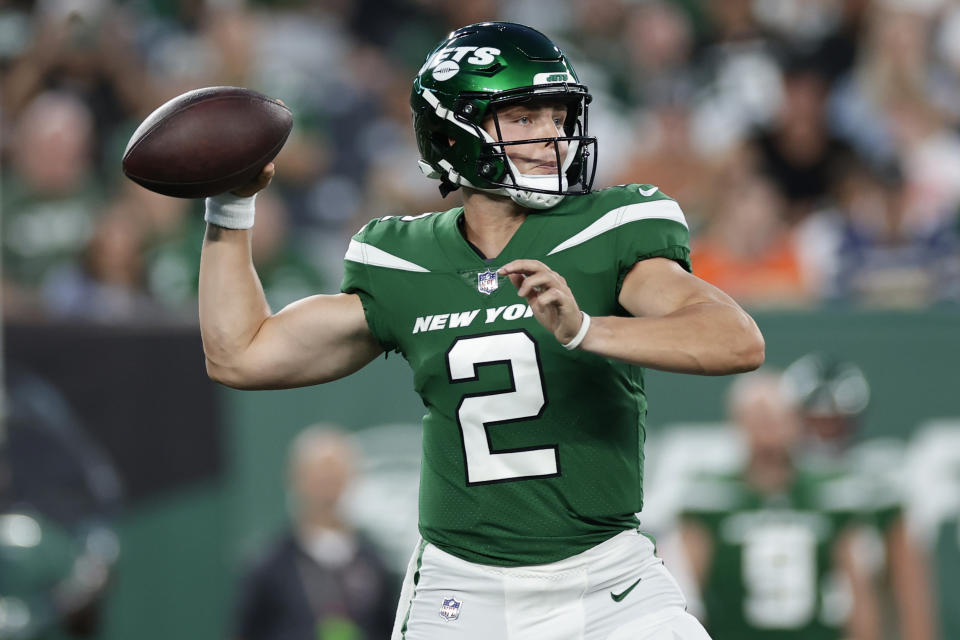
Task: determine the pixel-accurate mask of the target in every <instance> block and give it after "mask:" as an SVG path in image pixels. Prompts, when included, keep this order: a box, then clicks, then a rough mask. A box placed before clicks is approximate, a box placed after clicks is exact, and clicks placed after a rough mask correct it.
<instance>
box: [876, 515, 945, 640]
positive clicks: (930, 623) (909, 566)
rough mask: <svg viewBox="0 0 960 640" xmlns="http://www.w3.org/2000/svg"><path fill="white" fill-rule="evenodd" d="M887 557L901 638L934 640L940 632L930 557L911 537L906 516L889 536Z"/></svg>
mask: <svg viewBox="0 0 960 640" xmlns="http://www.w3.org/2000/svg"><path fill="white" fill-rule="evenodd" d="M887 554H888V559H889V560H888V561H889V564H890V573H891V577H892V581H893V592H894V597H895V598H896V600H897V607H898V610H899V614H900V615H899V618H900V633H901V635H902V636H903V637H904V638H910V640H933V639H934V638H936V637H937V630H936V624H935V615H934V611H933V594H932V593H931V589H930V576H929V571H928V570H927V567H928V562H927V558H926V554H924V553H923V550H922V549H921V548H920V547H919V546H918V545H917V543H916V541H914V540H912V539H911V538H910V534H909V532H908V531H907V527H906V523H905V521H904V519H903V517H900V518H898V519H897V521H896V522H895V523H894V524H893V526H892V527H891V528H890V530H889V531H888V533H887Z"/></svg>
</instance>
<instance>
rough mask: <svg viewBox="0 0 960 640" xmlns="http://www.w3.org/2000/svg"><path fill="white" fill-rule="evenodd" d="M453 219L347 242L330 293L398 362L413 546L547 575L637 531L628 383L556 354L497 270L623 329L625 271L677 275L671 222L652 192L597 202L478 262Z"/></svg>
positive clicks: (408, 223) (398, 225)
mask: <svg viewBox="0 0 960 640" xmlns="http://www.w3.org/2000/svg"><path fill="white" fill-rule="evenodd" d="M462 217H463V208H462V207H459V208H455V209H451V210H449V211H445V212H437V213H427V214H424V215H421V216H405V217H387V218H381V219H377V220H373V221H371V222H370V223H368V224H367V225H366V226H365V227H364V228H363V229H361V230H360V232H359V233H357V235H356V236H354V238H353V240H352V241H351V243H350V247H349V249H348V251H347V255H346V262H345V275H344V281H343V285H342V287H341V289H342V290H343V291H345V292H353V293H357V294H359V296H360V298H361V300H362V302H363V307H364V310H365V313H366V318H367V323H368V325H369V327H370V330H371V331H372V333H373V335H374V336H375V337H376V339H377V340H378V341H379V342H380V344H381V345H382V346H383V347H384V349H386V350H396V351H399V352H400V353H401V354H403V356H404V358H406V360H407V361H408V362H409V364H410V366H411V368H412V369H413V372H414V385H415V388H416V391H417V393H419V394H420V397H421V398H422V399H423V403H424V405H426V408H427V413H426V415H425V416H424V418H423V457H422V463H421V474H420V532H421V534H422V536H423V538H424V539H425V540H427V541H429V542H431V543H433V544H435V545H437V546H438V547H440V548H441V549H444V550H445V551H447V552H449V553H452V554H454V555H456V556H459V557H461V558H464V559H467V560H470V561H473V562H479V563H485V564H495V565H505V566H517V565H527V564H540V563H547V562H553V561H556V560H560V559H562V558H565V557H569V556H571V555H573V554H576V553H579V552H581V551H584V550H586V549H588V548H590V547H592V546H594V545H596V544H599V543H600V542H603V541H604V540H606V539H607V538H609V537H611V536H613V535H615V534H617V533H619V532H621V531H623V530H624V529H629V528H633V527H636V526H637V519H636V516H635V513H636V512H637V511H639V510H640V508H641V506H642V501H643V493H642V476H643V443H644V436H645V434H644V418H645V414H646V399H645V396H644V392H643V372H642V370H641V369H640V368H639V367H635V366H632V365H628V364H624V363H622V362H617V361H614V360H611V359H607V358H603V357H599V356H596V355H593V354H590V353H586V352H583V351H567V350H566V349H564V348H563V346H562V345H560V344H559V343H558V342H557V340H556V339H555V338H554V337H553V335H552V334H551V333H549V332H547V331H546V330H545V329H544V328H543V327H541V326H540V324H539V323H538V322H537V320H536V319H535V318H534V317H533V313H532V311H531V310H530V309H529V307H528V306H527V304H526V302H525V300H523V299H522V298H519V297H518V296H517V292H516V289H515V288H514V287H513V285H512V284H511V283H510V280H509V279H508V278H506V277H498V276H497V274H496V271H497V269H498V268H499V267H501V266H503V265H504V264H506V263H508V262H510V261H512V260H515V259H521V258H522V259H535V260H540V261H542V262H544V263H545V264H546V265H547V266H549V267H550V268H551V269H553V270H555V271H556V272H558V273H559V274H560V275H562V276H563V277H564V278H566V281H567V284H568V285H569V286H570V289H571V290H572V291H573V294H574V295H575V296H576V298H577V302H578V303H579V305H580V307H581V308H582V309H583V310H584V311H585V312H587V313H589V314H591V315H596V316H609V315H621V316H622V315H627V312H626V311H625V310H624V309H623V308H622V307H621V306H620V305H619V304H618V302H617V299H618V295H619V291H620V286H621V284H622V282H623V278H624V276H625V275H626V274H627V272H628V271H629V270H630V269H631V267H632V266H633V265H634V264H635V263H636V262H637V261H638V260H643V259H646V258H652V257H665V258H668V259H672V260H676V261H677V262H679V263H680V264H681V265H683V266H684V267H685V268H686V269H688V270H689V268H690V263H689V253H690V252H689V238H688V231H687V226H686V222H685V221H684V218H683V214H682V212H681V211H680V207H679V206H678V205H677V203H676V202H675V201H673V200H672V199H670V198H668V197H666V196H665V195H663V194H662V193H660V192H659V191H657V190H656V188H655V187H649V186H646V185H624V186H619V187H612V188H609V189H604V190H601V191H596V192H594V193H592V194H589V195H585V196H578V197H567V198H566V199H564V201H563V202H561V203H560V204H559V205H557V206H556V207H554V208H552V209H550V210H547V211H543V212H531V213H530V214H529V215H528V216H527V218H526V219H525V220H524V222H523V224H522V225H521V226H520V227H519V228H518V229H517V231H516V232H515V233H514V235H513V237H512V238H511V240H510V242H509V243H508V244H507V246H506V247H505V248H504V249H503V251H502V252H501V253H500V255H499V256H497V257H496V258H495V259H493V260H485V259H484V258H483V257H482V256H480V255H479V254H478V253H477V251H475V250H474V248H473V247H471V246H470V244H469V243H468V242H467V241H466V239H465V238H464V236H463V234H462V233H461V228H460V224H461V223H460V220H461V218H462Z"/></svg>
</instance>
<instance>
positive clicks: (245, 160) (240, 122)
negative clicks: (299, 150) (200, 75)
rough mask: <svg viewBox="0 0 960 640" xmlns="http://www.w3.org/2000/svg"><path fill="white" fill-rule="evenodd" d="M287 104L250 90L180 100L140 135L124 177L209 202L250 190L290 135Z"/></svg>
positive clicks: (202, 92)
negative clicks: (211, 198) (235, 191)
mask: <svg viewBox="0 0 960 640" xmlns="http://www.w3.org/2000/svg"><path fill="white" fill-rule="evenodd" d="M292 127H293V114H291V113H290V110H289V109H287V108H286V107H285V106H284V105H283V104H281V103H280V102H278V101H277V100H273V99H271V98H268V97H267V96H265V95H263V94H260V93H257V92H256V91H252V90H250V89H245V88H242V87H206V88H203V89H196V90H194V91H188V92H187V93H184V94H182V95H179V96H177V97H176V98H173V99H172V100H170V101H169V102H167V103H165V104H164V105H162V106H161V107H160V108H158V109H157V110H156V111H154V112H153V113H151V114H150V116H149V117H147V119H146V120H144V121H143V123H142V124H141V125H140V126H139V127H137V130H136V131H134V133H133V136H132V137H131V138H130V141H129V142H128V143H127V148H126V150H125V151H124V152H123V172H124V174H126V176H127V177H128V178H130V179H131V180H133V181H134V182H136V183H137V184H140V185H142V186H144V187H146V188H147V189H150V190H151V191H156V192H157V193H162V194H164V195H167V196H174V197H177V198H204V197H207V196H213V195H217V194H219V193H224V192H226V191H231V190H233V189H237V188H239V187H241V186H243V185H245V184H247V183H248V182H250V181H251V180H252V179H253V178H254V177H256V175H257V174H258V173H259V172H260V170H261V169H262V168H263V167H264V165H266V164H267V163H268V162H270V161H271V160H273V158H274V157H275V156H276V155H277V153H278V152H279V151H280V149H281V148H282V147H283V144H284V143H285V142H286V141H287V136H289V135H290V129H291V128H292Z"/></svg>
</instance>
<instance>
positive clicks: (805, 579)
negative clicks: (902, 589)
mask: <svg viewBox="0 0 960 640" xmlns="http://www.w3.org/2000/svg"><path fill="white" fill-rule="evenodd" d="M729 412H730V417H731V421H732V423H733V424H735V426H736V427H737V428H738V429H739V430H740V431H741V432H742V434H743V436H744V443H745V448H746V451H745V454H746V455H745V459H744V462H743V464H742V466H739V467H738V468H737V469H734V470H732V471H730V472H725V473H710V474H702V475H701V476H700V477H698V478H696V479H695V480H694V481H693V482H691V484H690V486H689V487H688V490H687V491H686V492H685V493H686V498H685V500H684V503H685V505H684V509H683V512H682V513H681V521H682V524H681V539H682V541H683V544H684V547H685V551H686V553H687V558H688V560H689V563H690V568H691V572H692V573H693V577H694V579H695V580H696V582H697V583H698V584H699V586H700V590H701V593H702V598H703V604H704V608H705V611H704V613H705V620H704V623H705V625H706V627H707V629H709V631H710V634H711V636H712V637H713V638H714V640H751V639H753V638H757V639H759V638H768V639H770V640H774V639H778V640H791V639H797V640H799V639H803V640H839V639H840V638H844V637H849V638H853V639H856V640H878V639H879V638H880V636H881V634H880V622H879V611H878V604H877V601H876V597H875V594H874V592H873V590H872V587H871V585H870V580H869V577H868V576H867V575H866V573H865V572H864V571H862V570H861V569H860V568H859V566H858V563H857V562H856V561H855V540H856V537H855V536H856V532H857V529H858V527H859V524H860V517H859V509H860V503H859V500H858V499H857V497H856V495H853V496H851V494H856V493H857V490H858V489H860V486H859V485H853V486H851V483H850V479H849V478H848V477H846V476H845V475H842V474H835V473H827V472H823V471H821V470H811V469H807V468H805V467H803V466H801V465H798V464H797V457H798V453H799V450H800V448H801V443H802V440H803V427H802V424H801V418H800V414H799V412H798V411H797V408H796V407H795V406H794V405H793V404H792V402H791V400H790V398H789V397H788V396H787V395H786V394H785V393H784V392H783V386H782V382H781V377H780V376H779V375H778V374H775V373H772V372H769V371H758V372H756V373H751V374H748V375H746V376H743V377H741V378H739V379H737V381H736V382H735V383H734V384H733V385H732V386H731V389H730V393H729ZM851 497H853V499H851Z"/></svg>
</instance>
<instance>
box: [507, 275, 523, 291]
mask: <svg viewBox="0 0 960 640" xmlns="http://www.w3.org/2000/svg"><path fill="white" fill-rule="evenodd" d="M507 277H508V278H510V282H511V283H512V284H513V286H514V287H515V288H516V289H517V291H518V292H519V291H520V287H521V286H522V285H523V274H522V273H511V274H510V275H508V276H507Z"/></svg>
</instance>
